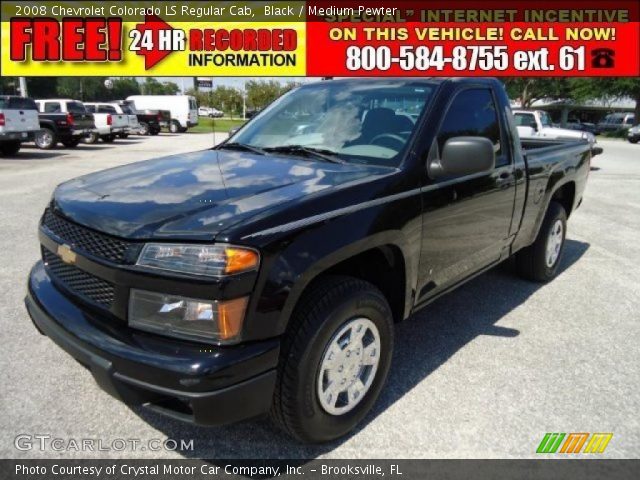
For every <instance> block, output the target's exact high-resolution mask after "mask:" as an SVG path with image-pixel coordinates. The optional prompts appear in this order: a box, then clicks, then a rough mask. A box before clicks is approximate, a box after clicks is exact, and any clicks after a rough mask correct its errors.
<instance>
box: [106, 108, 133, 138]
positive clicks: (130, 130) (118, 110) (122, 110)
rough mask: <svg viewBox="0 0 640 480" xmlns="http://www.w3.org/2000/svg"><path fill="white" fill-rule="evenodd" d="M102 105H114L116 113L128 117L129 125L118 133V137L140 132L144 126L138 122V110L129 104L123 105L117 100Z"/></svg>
mask: <svg viewBox="0 0 640 480" xmlns="http://www.w3.org/2000/svg"><path fill="white" fill-rule="evenodd" d="M100 105H101V106H106V107H113V108H114V109H115V111H116V113H118V114H119V115H124V116H126V117H127V121H128V126H127V128H126V129H125V131H124V132H123V133H120V134H118V137H120V138H127V137H128V136H129V135H133V134H137V133H140V129H141V128H142V126H141V125H140V122H138V115H136V112H135V111H134V110H133V109H132V108H131V107H129V106H128V105H121V104H119V103H116V102H113V103H107V104H100Z"/></svg>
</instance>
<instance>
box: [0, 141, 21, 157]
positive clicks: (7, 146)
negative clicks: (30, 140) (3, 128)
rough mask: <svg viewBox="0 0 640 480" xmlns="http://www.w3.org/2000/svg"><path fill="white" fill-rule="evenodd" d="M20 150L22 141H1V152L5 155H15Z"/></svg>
mask: <svg viewBox="0 0 640 480" xmlns="http://www.w3.org/2000/svg"><path fill="white" fill-rule="evenodd" d="M19 151H20V142H3V143H0V152H2V154H3V155H15V154H17V153H18V152H19Z"/></svg>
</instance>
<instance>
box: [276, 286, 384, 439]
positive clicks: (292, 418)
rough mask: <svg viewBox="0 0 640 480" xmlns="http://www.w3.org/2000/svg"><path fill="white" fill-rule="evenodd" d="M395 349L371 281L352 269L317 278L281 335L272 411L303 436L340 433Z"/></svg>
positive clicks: (360, 411)
mask: <svg viewBox="0 0 640 480" xmlns="http://www.w3.org/2000/svg"><path fill="white" fill-rule="evenodd" d="M392 350H393V320H392V314H391V309H390V308H389V305H388V303H387V300H386V299H385V297H384V295H383V294H382V293H381V292H380V291H379V290H378V289H377V288H376V287H375V286H373V285H371V284H370V283H368V282H365V281H362V280H359V279H356V278H350V277H342V276H327V277H324V278H322V279H320V280H319V281H318V282H316V283H315V284H314V285H313V286H312V287H311V289H310V290H309V292H308V293H307V294H305V296H304V297H303V299H302V300H301V301H300V304H299V305H298V306H297V307H296V309H295V311H294V313H293V315H292V318H291V325H290V328H289V332H288V334H286V335H285V338H284V341H283V347H282V353H281V355H282V356H281V359H280V363H279V368H278V379H277V384H276V391H275V394H274V399H273V406H272V412H271V413H272V417H273V419H274V420H275V422H276V423H277V424H278V425H280V427H281V428H283V429H284V430H285V431H286V432H288V433H289V434H291V435H293V436H294V437H296V438H298V439H299V440H301V441H305V442H314V443H315V442H326V441H330V440H333V439H335V438H338V437H341V436H342V435H345V434H346V433H348V432H349V431H351V430H352V429H353V428H354V427H355V426H356V425H357V424H358V423H359V422H360V421H361V420H362V419H363V418H364V416H365V415H366V414H367V412H368V411H369V410H370V409H371V407H372V406H373V404H374V403H375V401H376V399H377V398H378V395H379V393H380V390H381V389H382V387H383V385H384V382H385V380H386V378H387V374H388V372H389V365H390V362H391V354H392Z"/></svg>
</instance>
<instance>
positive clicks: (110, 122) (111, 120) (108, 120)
mask: <svg viewBox="0 0 640 480" xmlns="http://www.w3.org/2000/svg"><path fill="white" fill-rule="evenodd" d="M112 124H113V118H111V114H110V113H107V125H112Z"/></svg>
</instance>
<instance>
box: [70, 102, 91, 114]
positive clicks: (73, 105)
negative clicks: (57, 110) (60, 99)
mask: <svg viewBox="0 0 640 480" xmlns="http://www.w3.org/2000/svg"><path fill="white" fill-rule="evenodd" d="M67 112H71V113H87V110H86V109H85V108H84V105H83V104H82V103H80V102H68V103H67Z"/></svg>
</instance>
